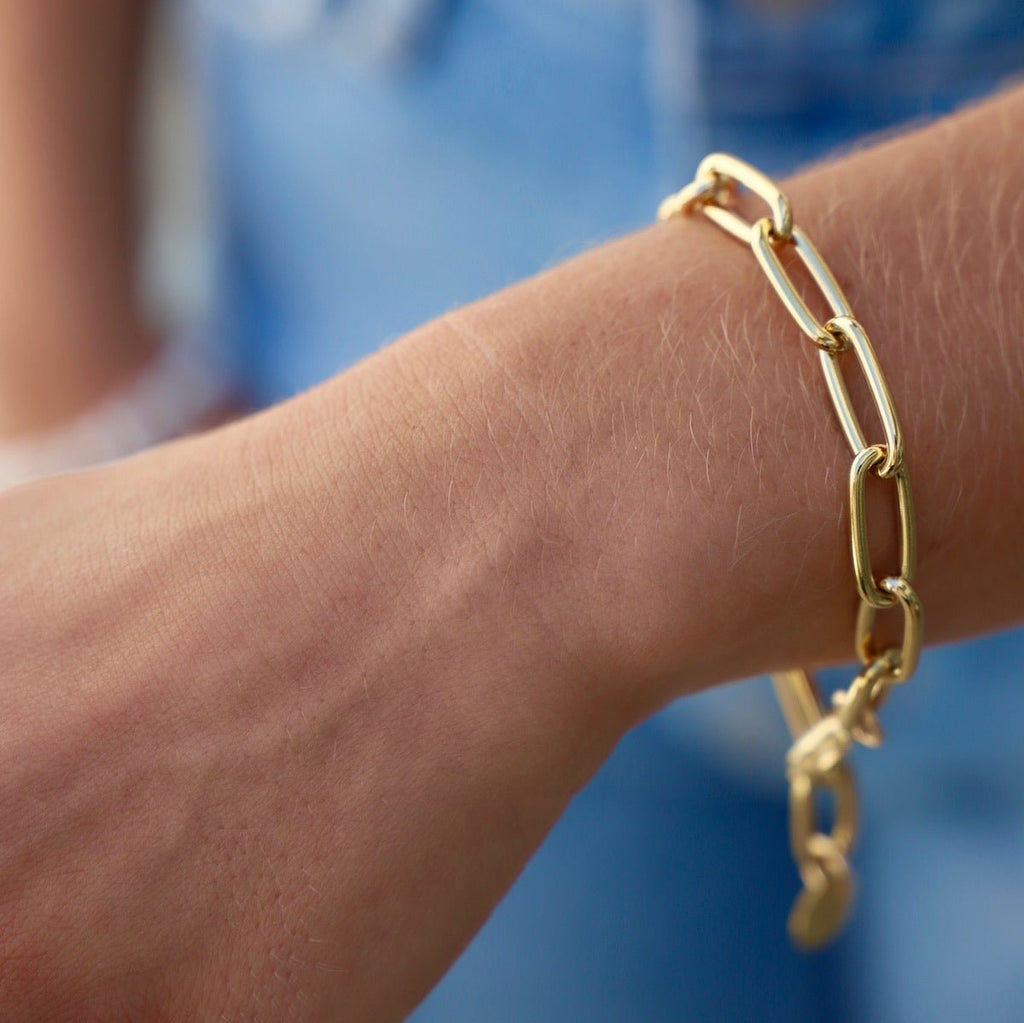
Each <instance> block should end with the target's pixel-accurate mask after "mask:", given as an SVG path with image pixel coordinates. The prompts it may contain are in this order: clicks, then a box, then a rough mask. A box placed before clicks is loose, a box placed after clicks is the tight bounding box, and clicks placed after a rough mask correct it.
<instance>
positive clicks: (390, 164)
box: [196, 0, 1024, 1023]
mask: <svg viewBox="0 0 1024 1023" xmlns="http://www.w3.org/2000/svg"><path fill="white" fill-rule="evenodd" d="M196 2H197V3H198V4H199V5H200V6H199V8H198V17H199V19H200V21H201V23H202V25H203V29H204V35H205V42H206V58H207V68H208V83H209V95H210V103H211V125H212V129H213V132H212V134H213V139H214V144H215V150H216V156H217V168H218V175H219V182H220V195H221V209H222V214H223V229H224V260H223V268H224V277H223V282H222V289H221V298H222V301H221V316H222V323H223V326H224V329H225V330H226V331H227V332H228V333H230V335H231V336H233V337H234V338H235V339H236V341H237V345H238V350H239V355H240V361H241V362H242V364H243V365H244V367H245V370H246V373H247V378H248V380H249V383H250V385H251V387H252V389H253V391H254V393H255V394H256V395H257V397H258V398H259V399H261V400H266V401H270V400H273V399H277V398H280V397H283V396H285V395H288V394H291V393H293V392H294V391H296V390H299V389H301V388H304V387H306V386H308V385H310V384H312V383H314V382H316V381H318V380H320V379H322V378H324V377H326V376H328V375H330V374H333V373H334V372H336V371H338V370H339V369H341V368H342V367H344V366H345V365H347V364H349V363H351V362H352V361H353V360H355V359H357V358H358V357H360V356H361V355H362V354H364V353H365V352H367V351H368V350H372V349H373V348H375V347H377V346H379V345H380V344H382V343H384V342H386V341H388V340H390V339H392V338H394V337H396V336H397V335H399V334H401V333H402V332H404V331H406V330H408V329H409V328H411V327H413V326H415V325H416V324H418V323H421V322H423V321H425V320H427V319H429V318H430V317H432V316H434V315H436V314H438V313H441V312H444V311H445V310H446V309H449V308H451V307H453V306H455V305H457V304H460V303H463V302H466V301H468V300H470V299H473V298H475V297H477V296H479V295H482V294H485V293H487V292H490V291H493V290H495V289H497V288H499V287H501V286H503V285H505V284H507V283H509V282H511V281H513V280H516V279H517V278H520V277H522V276H525V275H527V274H530V273H533V272H535V271H536V270H538V269H540V268H542V267H544V266H547V265H550V264H552V263H554V262H556V261H559V260H561V259H563V258H565V257H567V256H569V255H571V254H572V253H574V252H576V251H578V250H580V249H582V248H584V247H587V246H589V245H592V244H594V243H596V242H600V241H601V240H603V239H606V238H608V237H610V236H613V235H615V234H618V233H621V232H623V231H626V230H629V229H632V228H635V227H638V226H640V225H642V224H644V223H647V222H649V221H650V220H651V219H652V216H653V211H654V210H655V208H656V206H657V202H658V200H659V199H660V198H661V197H662V195H663V194H665V193H666V192H667V191H669V190H671V189H674V188H676V187H679V185H680V184H681V183H683V182H685V181H686V180H688V179H689V177H690V176H691V175H692V173H693V170H694V168H695V166H696V163H697V161H698V159H699V158H700V156H702V155H703V154H704V153H705V152H707V151H708V150H710V149H726V150H730V151H733V152H736V153H737V154H738V155H741V156H743V157H745V158H747V159H750V160H751V161H752V162H754V163H757V164H759V165H761V166H763V167H764V168H765V169H767V170H768V171H770V172H772V173H782V172H785V171H787V170H789V169H792V167H793V166H794V165H795V164H798V163H801V162H803V161H806V160H809V159H812V158H814V157H816V156H818V155H820V154H822V153H823V152H826V151H828V150H830V149H832V148H834V147H836V146H839V145H842V144H845V143H846V142H848V141H849V140H850V139H851V138H854V137H857V136H859V135H862V134H864V133H867V132H874V131H878V130H880V129H883V128H886V127H888V126H890V125H892V124H894V123H898V122H901V121H904V120H907V119H909V118H913V117H918V116H920V115H921V114H924V113H934V112H939V111H942V110H945V109H948V108H949V107H950V106H951V105H953V104H954V103H956V102H959V101H961V100H963V99H965V98H967V97H970V96H974V95H978V94H981V93H984V92H985V91H987V90H990V89H991V88H992V87H993V85H994V84H995V83H997V82H998V81H999V80H1000V79H1001V78H1003V77H1005V76H1006V75H1007V74H1008V73H1010V72H1011V71H1013V70H1015V69H1017V68H1018V67H1020V66H1021V65H1024V5H1022V4H1020V3H1019V2H995V0H969V2H968V0H932V2H924V0H919V2H907V3H893V2H890V0H886V2H882V0H864V2H853V0H850V2H827V0H809V2H805V3H794V2H792V0H790V2H788V3H784V2H782V0H747V2H745V3H741V2H739V0H692V2H691V0H461V2H444V0H432V2H424V0H391V2H388V3H384V2H382V0H379V2H374V0H361V2H357V0H350V2H348V3H342V2H335V0H302V2H298V0H196ZM777 8H781V9H783V11H782V13H779V11H778V10H775V9H777ZM1022 660H1024V633H1022V632H1015V633H1008V634H1005V635H1002V636H999V637H996V638H993V639H989V640H985V641H979V642H975V643H971V644H966V645H961V646H958V647H953V648H949V649H946V650H938V651H932V652H930V653H929V654H928V655H927V656H926V657H925V659H924V662H923V665H922V668H921V672H920V676H919V678H918V679H916V680H915V681H914V683H913V685H912V686H908V687H907V688H906V689H905V690H901V691H900V692H899V693H898V694H897V695H896V696H895V697H894V698H893V699H892V700H891V701H890V703H889V704H888V705H887V707H886V715H885V716H886V723H887V726H888V728H889V731H890V732H891V734H892V735H893V737H894V738H893V741H892V742H891V743H890V744H889V745H887V746H886V747H885V748H884V749H883V750H881V751H879V752H876V753H873V754H870V755H867V756H864V757H861V758H860V764H859V767H860V768H861V776H862V778H863V790H864V793H863V802H864V804H865V807H866V812H867V815H868V819H867V822H866V828H865V835H866V837H865V840H864V844H863V848H862V849H861V850H860V852H859V853H858V857H857V860H858V864H857V865H858V869H859V871H860V875H861V878H862V885H861V896H860V901H859V906H858V909H857V915H856V917H855V920H854V924H853V926H852V928H851V930H850V932H849V934H848V935H847V936H846V937H844V938H843V939H842V940H841V941H840V942H839V943H838V945H837V946H836V947H835V948H834V949H833V950H832V951H831V952H829V953H827V954H825V955H823V956H817V957H813V958H806V957H802V956H798V955H796V954H795V953H793V952H792V951H791V950H790V949H789V947H788V945H787V943H786V939H785V935H784V925H785V917H786V913H787V910H788V904H789V900H790V898H791V896H792V895H793V894H794V892H795V890H796V884H797V881H796V877H795V873H794V871H793V868H792V866H791V863H790V859H789V852H788V848H787V840H786V818H785V804H784V798H783V789H782V785H781V763H782V752H783V737H782V734H781V725H780V724H779V725H778V727H776V729H775V731H774V733H773V732H772V731H771V729H769V730H767V731H766V730H765V728H764V726H763V722H764V721H765V720H772V721H775V722H777V724H778V719H777V717H774V716H772V715H775V714H776V712H775V711H774V709H773V708H771V707H770V705H769V704H768V702H767V700H764V699H763V697H764V696H765V687H764V685H763V680H762V682H761V683H755V684H752V686H747V687H743V688H738V687H731V689H730V690H729V691H727V692H725V693H719V694H708V695H705V696H702V697H700V698H697V699H696V700H693V701H690V702H688V703H686V704H684V705H681V706H679V707H676V708H672V709H670V711H669V712H667V713H666V714H665V715H662V716H661V717H659V718H658V719H655V720H654V721H652V722H650V723H649V724H647V725H645V726H644V727H643V728H641V729H640V730H638V731H637V732H636V733H635V734H633V735H631V736H629V737H628V738H627V739H626V741H625V742H624V743H623V744H622V747H621V749H620V750H619V751H618V752H617V753H616V754H615V756H613V758H612V760H611V762H610V763H609V764H608V766H607V768H606V769H605V770H604V771H602V772H601V774H600V775H599V776H598V778H597V779H596V780H595V781H594V783H593V784H592V785H591V786H590V787H589V788H588V789H587V790H586V791H585V792H584V793H583V794H581V796H580V797H579V798H578V799H577V800H576V801H575V803H574V804H573V806H572V807H571V808H570V809H569V811H568V813H567V814H566V816H565V818H564V819H563V821H562V822H561V823H560V824H559V826H558V827H557V828H556V829H555V831H554V833H553V834H552V836H551V838H550V840H549V841H548V842H547V843H546V845H545V846H544V848H543V849H542V850H541V851H540V853H539V854H538V855H537V857H536V858H535V860H534V861H533V862H532V863H531V865H530V866H529V867H528V868H527V870H526V872H525V874H524V876H523V878H522V879H521V881H520V882H519V883H518V885H517V886H516V888H515V889H514V890H513V891H512V892H511V893H510V895H509V897H508V898H507V899H506V900H505V902H504V903H503V904H502V906H501V907H500V908H499V909H498V910H497V912H496V913H495V915H494V918H493V919H492V921H491V922H490V923H489V924H488V926H487V927H486V928H485V929H484V931H483V932H482V933H481V935H480V936H479V937H478V939H477V940H476V941H475V942H474V943H473V945H472V946H471V948H470V949H469V950H468V952H467V953H466V955H465V956H464V957H463V959H462V960H461V961H460V963H459V964H457V965H456V967H455V968H454V969H453V971H452V972H451V974H450V975H449V976H448V977H447V978H446V979H445V980H444V981H443V982H442V984H441V985H440V986H439V988H438V989H437V990H436V992H435V993H434V994H433V995H432V996H431V997H430V998H429V999H428V1000H427V1002H426V1003H425V1004H424V1005H423V1006H422V1007H421V1009H420V1010H418V1012H417V1014H416V1016H415V1019H416V1020H417V1021H418V1023H434V1021H446V1023H459V1021H463V1020H465V1021H474V1023H475V1021H480V1020H487V1021H489V1023H499V1021H503V1020H509V1021H511V1020H516V1021H520V1020H531V1021H532V1020H538V1021H548V1020H551V1021H556V1020H557V1021H562V1020H586V1021H589V1023H604V1021H608V1023H611V1021H615V1023H620V1021H624V1020H643V1021H651V1023H660V1021H679V1020H684V1021H690V1020H693V1021H697V1020H714V1021H717V1023H729V1021H733V1020H735V1021H739V1020H753V1019H757V1020H775V1019H778V1020H787V1021H800V1020H808V1021H810V1020H826V1019H827V1020H830V1021H842V1020H847V1019H848V1020H885V1021H889V1023H904V1021H905V1023H915V1021H918V1020H920V1021H925V1020H927V1021H929V1023H945V1021H947V1020H948V1021H950V1023H952V1021H960V1020H963V1019H968V1018H969V1019H976V1020H985V1021H993V1023H1003V1021H1006V1023H1010V1021H1019V1020H1021V1019H1024V745H1022V743H1021V741H1020V737H1019V732H1018V729H1017V727H1016V725H1015V722H1017V721H1019V720H1021V719H1022V718H1024V678H1020V677H1018V674H1019V673H1018V671H1017V666H1018V665H1019V664H1021V662H1022ZM846 677H847V675H846V674H845V673H842V672H837V673H835V674H834V675H833V677H832V681H833V682H835V683H838V682H840V681H845V679H846ZM759 693H760V695H758V694H759ZM762 705H763V706H762ZM755 746H756V747H758V748H759V750H760V751H759V752H758V753H757V755H756V756H754V755H752V753H751V751H752V750H754V748H755ZM761 747H763V749H761ZM723 748H724V749H731V750H732V753H735V754H737V756H736V757H733V755H732V753H730V754H729V756H727V757H723V755H722V751H723ZM764 750H767V751H768V752H769V753H770V758H769V759H768V760H766V759H765V756H764ZM744 757H745V758H746V760H745V761H744V759H743V758H744ZM736 760H740V761H743V762H744V763H745V764H746V766H745V767H744V768H743V769H742V770H736V769H734V768H729V767H727V764H729V763H731V762H735V761H736ZM766 762H767V763H771V764H772V765H774V766H773V767H772V769H771V770H772V772H773V773H771V774H770V775H769V776H765V775H764V773H763V772H764V768H763V767H758V766H757V765H760V764H764V763H766Z"/></svg>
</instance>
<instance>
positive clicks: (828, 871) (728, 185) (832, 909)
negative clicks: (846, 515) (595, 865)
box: [658, 153, 924, 948]
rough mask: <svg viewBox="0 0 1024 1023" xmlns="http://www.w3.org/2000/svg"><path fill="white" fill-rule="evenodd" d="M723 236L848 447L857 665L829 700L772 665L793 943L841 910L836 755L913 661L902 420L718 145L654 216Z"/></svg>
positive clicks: (911, 523) (741, 166)
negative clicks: (846, 368) (899, 615)
mask: <svg viewBox="0 0 1024 1023" xmlns="http://www.w3.org/2000/svg"><path fill="white" fill-rule="evenodd" d="M744 189H745V190H746V191H749V192H752V193H754V194H755V195H757V196H758V197H759V198H761V199H762V200H764V202H765V203H766V204H767V205H768V208H769V210H770V211H771V216H770V217H762V218H761V219H759V220H755V221H753V222H748V221H746V220H744V219H743V217H742V216H740V214H739V213H738V212H737V210H736V209H734V208H733V203H734V200H735V198H736V196H737V194H738V193H739V192H740V191H741V190H744ZM698 210H699V211H700V212H701V213H703V214H704V215H705V216H706V217H707V218H708V219H709V220H711V221H713V222H714V223H715V224H716V225H717V226H718V227H720V228H721V229H722V230H724V231H725V232H726V233H727V234H729V235H731V236H732V237H733V238H736V239H737V240H739V241H741V242H743V243H745V244H747V245H749V246H750V248H751V250H752V251H753V254H754V257H755V259H756V260H757V262H758V264H759V265H760V267H761V269H762V270H763V271H764V274H765V276H766V277H767V279H768V281H769V282H770V283H771V286H772V288H773V289H774V290H775V292H776V294H777V295H778V296H779V298H780V299H781V300H782V303H783V305H784V306H785V307H786V309H787V310H788V311H789V313H790V315H791V316H792V318H793V320H794V321H795V322H796V324H797V326H799V328H800V330H801V331H802V332H803V333H804V334H805V335H806V336H807V337H808V338H810V340H811V342H812V343H813V344H814V345H815V346H816V347H817V348H818V350H819V352H818V354H819V358H820V363H821V369H822V373H823V374H824V377H825V382H826V385H827V387H828V392H829V396H830V397H831V399H832V404H833V407H834V408H835V412H836V416H837V418H838V420H839V425H840V427H841V429H842V432H843V434H844V436H845V437H846V440H847V442H848V443H849V446H850V448H851V450H852V452H853V464H852V466H851V469H850V494H849V497H850V546H851V551H852V555H853V571H854V578H855V581H856V585H857V592H858V595H859V597H860V608H859V611H858V613H857V620H856V627H855V632H854V640H855V646H856V650H857V656H858V658H859V659H860V660H861V662H862V663H863V668H862V669H861V671H860V672H859V673H858V674H857V676H856V677H855V678H854V679H853V681H852V682H851V683H850V684H849V685H848V686H847V687H846V688H845V689H840V690H839V691H838V692H836V693H834V694H833V696H832V700H831V706H830V707H829V706H828V705H827V704H826V702H825V699H824V697H823V695H822V693H821V690H820V688H819V687H818V684H817V682H816V681H815V680H814V678H813V677H812V676H811V675H809V674H808V673H807V672H805V671H804V670H802V669H799V668H795V669H792V670H789V671H782V672H777V673H775V674H774V675H773V676H772V679H773V682H774V685H775V690H776V693H777V695H778V698H779V703H780V705H781V706H782V710H783V714H784V716H785V718H786V722H787V724H788V725H789V728H790V731H791V733H792V736H793V745H792V747H791V748H790V751H789V753H788V755H787V757H786V774H787V777H788V779H789V785H790V843H791V845H792V849H793V857H794V859H795V861H796V865H797V869H798V870H799V873H800V878H801V881H802V882H803V890H802V891H801V892H800V894H799V895H798V897H797V900H796V902H795V903H794V906H793V911H792V913H791V914H790V919H789V930H790V934H791V935H792V937H793V940H794V941H795V942H796V944H798V945H800V946H801V947H803V948H817V947H820V946H821V945H823V944H826V943H827V942H828V941H830V940H831V939H832V938H833V937H834V936H835V935H836V933H838V931H839V930H840V928H841V927H842V925H843V922H844V921H845V919H846V916H847V912H848V909H849V906H850V903H851V900H852V896H853V887H854V884H853V876H852V872H851V870H850V865H849V855H850V852H851V850H852V848H853V845H854V842H855V840H856V836H857V828H858V805H857V788H856V783H855V780H854V777H853V772H852V771H851V769H850V767H849V764H848V763H847V755H848V754H849V753H850V751H851V750H852V748H853V746H854V745H855V744H858V743H859V744H860V745H863V746H869V747H874V746H879V745H881V743H882V741H883V739H884V734H883V731H882V726H881V724H880V722H879V720H878V711H879V710H880V708H881V706H882V704H883V703H884V702H885V700H886V698H887V697H888V695H889V693H890V692H891V690H892V688H893V686H895V685H898V684H901V683H904V682H906V681H907V679H909V678H910V676H911V675H913V674H914V671H915V670H916V668H917V664H918V660H919V658H920V653H921V646H922V643H923V636H924V611H923V609H922V606H921V600H920V598H919V597H918V595H917V593H916V592H915V590H914V588H913V586H912V581H913V577H914V570H915V562H916V549H917V527H916V524H915V520H914V503H913V496H912V493H911V489H910V478H909V476H908V474H907V467H906V465H905V463H904V442H903V432H902V430H901V428H900V422H899V417H898V416H897V414H896V406H895V403H894V401H893V397H892V393H891V392H890V390H889V385H888V383H887V382H886V379H885V376H884V374H883V373H882V369H881V366H880V365H879V363H878V359H877V357H876V355H875V351H874V347H873V346H872V344H871V341H870V339H869V337H868V334H867V331H866V330H865V329H864V327H863V325H862V324H861V323H860V322H858V320H857V319H856V318H855V317H854V315H853V311H852V309H851V307H850V304H849V302H848V301H847V299H846V296H845V295H844V294H843V290H842V288H841V287H840V285H839V282H838V281H837V280H836V278H835V276H834V275H833V273H832V271H831V270H830V269H829V267H828V264H827V263H826V262H825V260H824V259H822V257H821V254H820V253H819V252H818V250H817V249H816V248H815V247H814V245H813V243H812V242H811V240H810V239H809V238H808V237H807V235H805V234H804V233H803V231H801V230H800V228H798V227H797V226H796V225H795V224H794V222H793V212H792V207H791V205H790V202H789V199H788V198H787V196H786V195H785V193H784V192H782V190H781V189H780V188H779V187H778V186H777V185H776V184H775V182H774V181H772V180H771V178H769V177H767V176H766V175H765V174H763V173H761V171H759V170H757V169H756V168H754V167H751V166H750V164H747V163H744V162H743V161H742V160H739V159H737V158H736V157H735V156H730V155H728V154H726V153H712V154H710V155H709V156H707V157H705V158H704V159H703V160H702V161H701V163H700V165H699V167H698V168H697V173H696V175H695V177H694V180H693V181H692V182H691V183H690V184H688V185H687V186H686V187H685V188H683V189H682V190H680V191H679V192H676V193H675V194H674V195H671V196H669V197H668V198H667V199H665V201H664V202H663V203H662V204H661V206H660V207H659V209H658V216H659V219H661V220H668V219H669V218H671V217H675V216H680V215H685V214H689V213H693V212H696V211H698ZM786 249H792V251H793V253H794V254H795V255H796V256H797V258H798V259H799V260H800V262H801V263H802V264H803V266H804V269H806V270H807V272H808V274H809V275H810V277H811V279H812V280H813V281H814V283H815V284H816V285H817V287H818V290H819V291H820V292H821V294H822V296H823V297H824V299H825V300H826V302H827V303H828V306H829V308H830V309H831V312H832V316H831V317H830V318H829V319H828V320H826V321H825V322H824V323H822V322H820V321H819V320H818V318H817V317H816V316H815V315H814V313H813V312H812V311H811V309H810V307H809V306H808V305H807V302H806V301H805V299H804V298H803V297H802V296H801V295H800V293H799V292H798V291H797V289H796V286H795V285H794V283H793V279H792V277H791V276H790V274H789V272H788V271H787V270H786V268H785V266H784V265H783V262H782V254H783V252H784V250H786ZM850 351H852V352H853V355H854V358H855V360H856V362H857V364H858V366H859V368H860V371H861V374H862V375H863V377H864V379H865V381H866V383H867V386H868V390H869V392H870V394H871V398H872V401H873V403H874V406H875V410H876V412H877V413H878V418H879V421H880V423H881V426H882V434H883V438H884V440H883V442H882V443H878V444H869V443H868V442H867V441H866V439H865V433H864V430H863V428H862V427H861V424H860V419H859V417H858V414H857V411H856V409H855V408H854V406H853V403H852V401H851V400H850V395H849V392H848V391H847V388H846V382H845V380H844V378H843V373H842V361H841V360H842V359H843V357H844V355H845V353H847V352H850ZM869 473H873V474H874V475H876V476H878V477H880V478H881V479H885V480H889V479H891V480H893V482H894V485H895V493H896V510H897V517H898V523H899V574H898V575H895V576H885V577H884V578H882V580H881V581H880V582H876V580H875V577H874V574H873V572H872V568H871V549H870V544H869V539H868V527H867V512H866V500H865V484H866V480H867V476H868V474H869ZM897 605H898V606H899V607H900V608H901V610H902V612H903V639H902V642H901V643H900V646H899V647H891V648H886V649H883V650H877V649H876V647H875V640H874V635H873V633H874V629H875V622H876V618H877V615H878V612H879V611H881V610H883V609H886V608H893V609H895V607H896V606H897ZM822 793H830V794H831V796H832V799H833V800H834V815H833V822H832V826H831V829H830V830H828V831H825V830H823V829H822V827H821V826H820V824H819V817H818V811H817V804H816V800H817V799H818V797H819V795H821V794H822Z"/></svg>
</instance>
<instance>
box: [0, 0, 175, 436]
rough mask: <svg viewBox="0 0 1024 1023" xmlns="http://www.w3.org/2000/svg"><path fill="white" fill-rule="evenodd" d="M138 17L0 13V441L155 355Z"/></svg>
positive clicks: (17, 7)
mask: <svg viewBox="0 0 1024 1023" xmlns="http://www.w3.org/2000/svg"><path fill="white" fill-rule="evenodd" d="M146 8H147V5H146V4H145V3H140V2H137V0H104V2H103V3H100V4H67V3H63V2H60V0H40V2H39V3H32V4H15V3H5V4H0V439H4V438H9V437H20V436H24V435H27V434H32V433H36V432H39V431H42V430H46V429H47V428H49V427H53V426H56V425H57V424H60V423H63V422H66V421H68V420H70V419H73V418H74V417H75V416H76V415H77V414H79V413H80V412H82V411H83V410H84V409H86V408H88V407H89V406H90V405H92V404H94V403H95V402H96V401H98V400H100V399H101V398H102V397H104V396H105V395H106V394H108V393H109V392H110V391H111V390H112V389H114V388H116V387H117V386H118V385H119V384H121V383H122V382H124V381H125V380H126V379H128V378H130V377H131V376H132V375H133V374H134V373H136V372H138V370H139V369H140V368H141V367H142V366H143V365H144V364H145V363H146V361H147V360H148V359H149V358H150V357H151V355H152V353H153V351H154V348H155V345H156V340H155V338H154V336H153V334H152V332H151V331H150V330H149V329H148V328H147V326H146V324H145V323H144V322H143V318H142V315H141V312H140V310H139V306H138V302H137V296H136V289H135V262H136V234H137V225H136V216H135V213H136V210H135V205H136V201H135V200H136V196H135V179H134V165H135V146H134V141H135V130H134V129H135V108H136V102H137V97H138V84H139V64H140V54H141V47H140V44H141V40H142V34H143V27H144V22H145V19H146Z"/></svg>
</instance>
